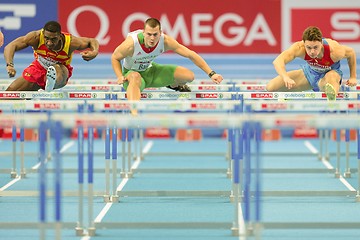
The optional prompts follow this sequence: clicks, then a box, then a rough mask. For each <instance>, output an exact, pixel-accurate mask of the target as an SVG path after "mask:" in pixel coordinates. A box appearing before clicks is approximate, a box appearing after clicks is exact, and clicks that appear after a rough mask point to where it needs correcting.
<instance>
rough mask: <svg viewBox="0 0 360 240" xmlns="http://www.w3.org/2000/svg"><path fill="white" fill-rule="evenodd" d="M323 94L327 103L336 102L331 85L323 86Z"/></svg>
mask: <svg viewBox="0 0 360 240" xmlns="http://www.w3.org/2000/svg"><path fill="white" fill-rule="evenodd" d="M325 94H326V97H327V100H328V101H335V100H336V92H335V89H334V87H333V85H331V84H330V83H327V84H326V85H325Z"/></svg>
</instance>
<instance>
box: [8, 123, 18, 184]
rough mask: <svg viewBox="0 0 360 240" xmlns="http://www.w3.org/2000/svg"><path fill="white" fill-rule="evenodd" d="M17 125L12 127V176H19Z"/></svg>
mask: <svg viewBox="0 0 360 240" xmlns="http://www.w3.org/2000/svg"><path fill="white" fill-rule="evenodd" d="M16 138H17V137H16V126H13V127H12V169H11V172H10V177H11V178H16V177H17V172H16Z"/></svg>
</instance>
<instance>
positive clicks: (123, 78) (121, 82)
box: [117, 76, 127, 85]
mask: <svg viewBox="0 0 360 240" xmlns="http://www.w3.org/2000/svg"><path fill="white" fill-rule="evenodd" d="M125 81H127V79H126V77H124V76H121V77H118V79H117V83H118V84H119V85H121V84H123V83H124V82H125Z"/></svg>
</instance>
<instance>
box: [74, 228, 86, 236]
mask: <svg viewBox="0 0 360 240" xmlns="http://www.w3.org/2000/svg"><path fill="white" fill-rule="evenodd" d="M75 234H76V236H84V235H85V234H84V229H83V228H81V227H76V228H75Z"/></svg>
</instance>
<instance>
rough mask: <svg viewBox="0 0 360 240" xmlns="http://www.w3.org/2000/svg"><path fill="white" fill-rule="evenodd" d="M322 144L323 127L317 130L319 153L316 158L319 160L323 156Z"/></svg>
mask: <svg viewBox="0 0 360 240" xmlns="http://www.w3.org/2000/svg"><path fill="white" fill-rule="evenodd" d="M323 144H324V129H320V130H319V145H320V146H319V153H318V159H319V160H320V161H321V160H322V158H323V156H324V155H323V151H324V149H323Z"/></svg>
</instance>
